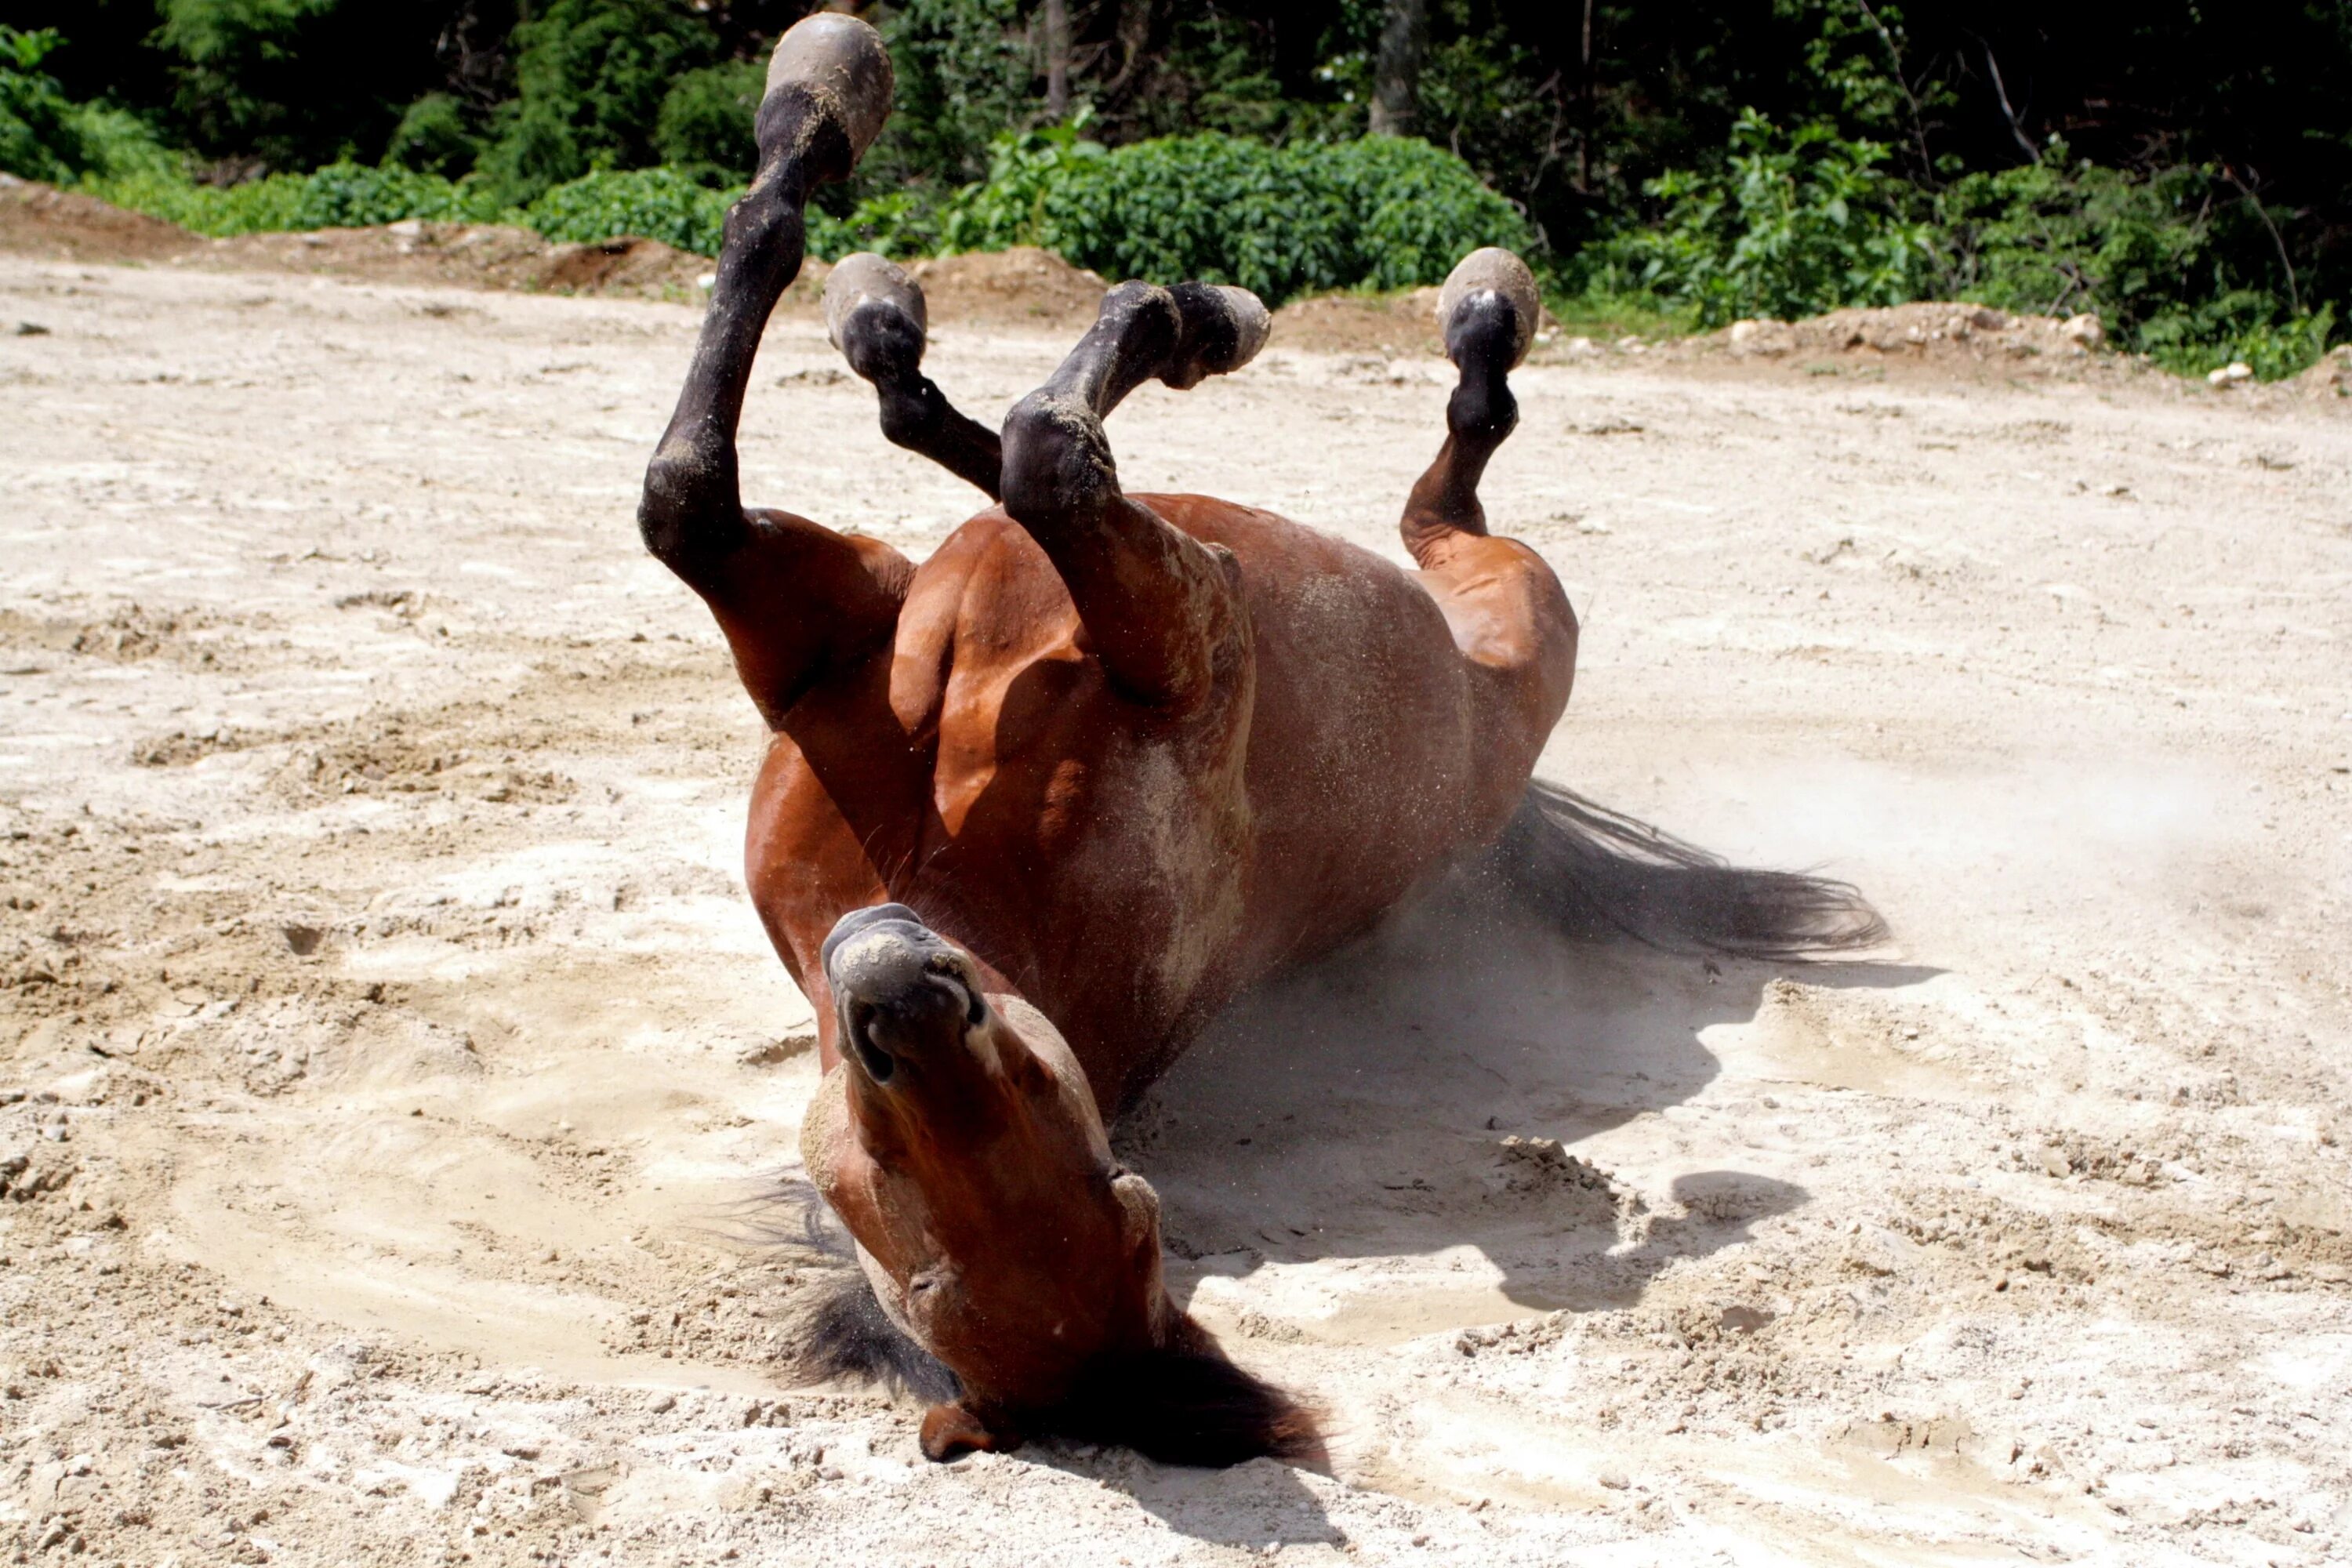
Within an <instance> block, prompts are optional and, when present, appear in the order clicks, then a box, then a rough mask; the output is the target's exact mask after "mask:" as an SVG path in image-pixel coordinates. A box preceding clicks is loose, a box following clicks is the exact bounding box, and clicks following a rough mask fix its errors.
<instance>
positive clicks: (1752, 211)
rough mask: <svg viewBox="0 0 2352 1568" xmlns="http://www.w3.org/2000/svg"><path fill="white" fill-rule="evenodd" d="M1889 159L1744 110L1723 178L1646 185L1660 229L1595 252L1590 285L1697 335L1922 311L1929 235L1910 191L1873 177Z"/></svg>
mask: <svg viewBox="0 0 2352 1568" xmlns="http://www.w3.org/2000/svg"><path fill="white" fill-rule="evenodd" d="M1885 157H1886V148H1885V144H1884V143H1881V142H1871V141H1866V140H1855V141H1849V140H1847V139H1845V138H1844V137H1842V136H1840V135H1839V134H1838V132H1837V130H1836V128H1835V127H1834V126H1832V125H1830V124H1827V123H1824V122H1821V121H1816V122H1814V123H1811V124H1808V125H1801V126H1799V127H1798V128H1797V129H1796V130H1794V131H1792V132H1784V131H1782V130H1780V128H1779V127H1777V126H1775V125H1774V124H1772V122H1771V121H1768V120H1766V119H1765V118H1764V117H1763V116H1762V115H1760V114H1758V113H1756V112H1755V111H1754V110H1749V111H1748V113H1746V114H1743V115H1742V116H1740V118H1739V121H1738V124H1737V125H1736V126H1735V127H1734V128H1733V131H1732V143H1731V148H1730V153H1729V156H1728V157H1727V159H1726V160H1725V166H1724V167H1723V168H1722V169H1721V170H1719V171H1710V170H1675V171H1672V172H1670V173H1668V174H1664V175H1661V176H1660V177H1659V178H1657V179H1655V180H1653V181H1651V182H1650V183H1649V184H1648V186H1647V187H1646V188H1647V189H1648V190H1649V192H1650V194H1651V195H1654V196H1656V197H1658V198H1659V199H1661V200H1662V201H1664V203H1665V204H1666V208H1665V214H1664V221H1663V222H1661V223H1660V224H1659V225H1658V226H1656V227H1654V228H1648V229H1637V230H1633V231H1630V232H1626V233H1622V234H1620V235H1618V236H1617V237H1614V238H1612V239H1611V240H1610V241H1608V242H1607V243H1606V244H1605V245H1604V246H1602V247H1599V248H1600V254H1599V256H1598V257H1597V258H1593V261H1592V264H1591V269H1590V276H1591V279H1593V281H1594V282H1595V283H1596V284H1598V285H1600V286H1601V287H1602V288H1604V289H1617V290H1621V291H1622V290H1628V289H1635V290H1640V291H1643V292H1647V293H1650V294H1653V295H1655V296H1657V297H1658V298H1660V299H1661V300H1665V301H1667V302H1668V303H1670V304H1673V305H1675V306H1679V307H1682V308H1684V309H1685V310H1690V311H1692V312H1694V314H1695V315H1696V319H1697V320H1698V321H1700V322H1701V323H1702V324H1704V325H1706V326H1721V325H1723V324H1724V323H1725V322H1727V321H1734V320H1737V319H1738V318H1740V317H1743V316H1769V317H1775V318H1779V319H1780V320H1784V321H1785V320H1793V319H1795V318H1796V317H1799V316H1809V315H1817V314H1819V313H1820V312H1822V311H1823V310H1835V309H1837V308H1839V307H1841V306H1845V305H1894V304H1900V303H1902V302H1903V301H1905V300H1916V299H1919V298H1921V297H1922V295H1923V292H1924V290H1925V288H1926V285H1927V282H1928V280H1929V279H1931V278H1932V277H1933V276H1934V266H1933V261H1934V251H1933V247H1932V230H1931V228H1930V227H1929V226H1928V225H1927V224H1926V223H1924V222H1920V221H1918V220H1916V219H1915V218H1913V217H1912V216H1909V215H1908V213H1907V211H1906V208H1907V206H1908V205H1910V201H1909V198H1910V197H1911V195H1912V193H1911V189H1910V187H1908V186H1907V185H1906V184H1903V182H1901V181H1899V180H1896V179H1895V178H1894V177H1893V176H1892V175H1890V174H1887V173H1886V172H1885V169H1884V168H1882V167H1881V165H1882V164H1883V163H1884V162H1885Z"/></svg>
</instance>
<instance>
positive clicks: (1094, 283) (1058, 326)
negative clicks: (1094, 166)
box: [907, 245, 1110, 332]
mask: <svg viewBox="0 0 2352 1568" xmlns="http://www.w3.org/2000/svg"><path fill="white" fill-rule="evenodd" d="M907 271H908V275H909V276H910V277H912V278H913V279H915V281H916V282H918V283H919V284H921V285H922V288H923V303H924V305H925V307H926V309H927V310H929V314H930V318H931V320H932V321H954V322H959V323H963V324H968V325H971V326H989V327H1015V328H1034V329H1037V330H1040V331H1045V330H1051V331H1057V332H1058V331H1078V332H1082V331H1086V330H1087V327H1088V326H1090V325H1092V324H1093V322H1094V319H1095V312H1096V311H1097V310H1099V309H1100V308H1101V306H1102V297H1103V291H1104V290H1105V289H1108V288H1109V287H1110V285H1109V284H1108V283H1106V282H1105V281H1104V280H1103V279H1101V278H1099V277H1097V276H1096V275H1095V274H1094V273H1092V272H1089V271H1087V269H1086V268H1083V267H1073V266H1071V265H1070V264H1069V263H1068V262H1066V261H1065V260H1063V259H1062V258H1060V257H1058V256H1055V254H1054V253H1053V252H1051V251H1049V250H1040V249H1038V248H1037V247H1035V246H1032V245H1016V246H1014V247H1012V248H1011V249H1009V250H993V251H972V252H970V253H968V254H966V255H962V256H941V257H937V258H933V259H931V260H929V261H918V262H916V263H915V264H914V265H912V266H910V267H908V268H907Z"/></svg>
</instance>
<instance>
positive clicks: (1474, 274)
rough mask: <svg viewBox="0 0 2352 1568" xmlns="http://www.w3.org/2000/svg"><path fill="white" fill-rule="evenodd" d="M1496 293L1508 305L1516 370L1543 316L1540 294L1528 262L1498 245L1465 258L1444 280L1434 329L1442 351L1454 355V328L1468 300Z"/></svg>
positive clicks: (1468, 303) (1512, 356)
mask: <svg viewBox="0 0 2352 1568" xmlns="http://www.w3.org/2000/svg"><path fill="white" fill-rule="evenodd" d="M1488 294H1491V295H1496V296H1498V297H1499V298H1500V299H1501V300H1503V301H1504V302H1505V303H1506V304H1507V305H1509V306H1510V308H1511V328H1512V337H1511V363H1510V368H1511V369H1513V370H1517V368H1518V365H1519V362H1520V361H1521V360H1524V359H1526V358H1527V357H1528V344H1530V343H1532V342H1535V336H1536V322H1537V321H1538V320H1540V319H1541V318H1542V315H1543V295H1542V294H1541V292H1540V291H1538V289H1537V288H1536V275H1535V274H1534V273H1532V272H1530V271H1528V264H1527V263H1526V262H1524V261H1522V260H1520V259H1519V258H1517V257H1516V256H1514V255H1512V254H1511V253H1510V252H1509V251H1507V250H1505V249H1504V248H1503V247H1500V246H1498V245H1490V246H1488V247H1486V248H1485V249H1484V250H1474V251H1472V252H1471V253H1470V254H1469V255H1467V256H1465V257H1464V258H1462V260H1461V261H1460V263H1459V264H1457V265H1456V266H1455V267H1454V270H1453V272H1452V273H1451V274H1449V275H1448V276H1447V278H1446V279H1445V287H1444V289H1441V290H1439V292H1438V296H1437V328H1438V331H1440V332H1441V333H1443V334H1444V338H1445V352H1446V353H1447V354H1448V355H1449V356H1454V357H1457V358H1458V357H1459V356H1458V355H1454V327H1455V325H1456V324H1457V323H1459V322H1460V321H1461V320H1462V317H1463V313H1464V311H1465V308H1466V307H1468V306H1469V305H1470V303H1471V302H1472V301H1473V300H1476V299H1477V298H1478V297H1479V296H1481V295H1488Z"/></svg>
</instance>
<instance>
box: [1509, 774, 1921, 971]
mask: <svg viewBox="0 0 2352 1568" xmlns="http://www.w3.org/2000/svg"><path fill="white" fill-rule="evenodd" d="M1488 864H1489V866H1490V867H1491V868H1492V870H1493V871H1494V872H1495V874H1496V875H1497V876H1498V877H1499V878H1500V879H1501V880H1502V881H1503V883H1504V885H1505V886H1506V887H1507V888H1508V889H1510V890H1511V891H1512V892H1513V893H1514V894H1516V895H1517V898H1518V899H1519V900H1520V901H1521V902H1522V903H1524V904H1526V905H1527V906H1528V908H1529V909H1531V910H1533V911H1534V912H1535V913H1537V914H1538V915H1539V916H1541V917H1542V918H1544V919H1545V920H1547V921H1549V922H1550V923H1551V924H1553V925H1555V926H1557V927H1558V928H1559V930H1560V931H1562V932H1563V933H1565V934H1567V935H1569V936H1571V937H1574V938H1576V939H1578V940H1580V941H1587V942H1596V941H1603V940H1607V939H1610V938H1612V937H1631V938H1633V940H1634V941H1636V942H1643V943H1644V944H1646V945H1648V946H1651V947H1655V948H1661V949H1664V950H1665V951H1668V952H1713V953H1722V954H1724V955H1726V956H1728V957H1735V958H1760V959H1772V960H1788V959H1804V958H1814V957H1820V956H1823V955H1826V954H1830V953H1837V952H1853V951H1856V950H1858V949H1862V948H1868V947H1875V946H1876V945H1878V944H1879V943H1880V942H1885V940H1886V939H1887V929H1886V922H1885V921H1884V920H1883V919H1881V918H1880V916H1879V913H1878V911H1877V910H1874V909H1873V908H1872V907H1871V905H1870V901H1869V900H1867V899H1865V898H1864V897H1863V895H1862V892H1861V890H1860V889H1857V888H1855V887H1854V886H1853V884H1852V883H1850V882H1841V881H1835V880H1832V879H1829V878H1825V877H1815V876H1810V875H1807V874H1806V873H1803V872H1800V871H1767V870H1758V869H1755V868H1750V867H1745V866H1734V865H1732V864H1730V863H1729V862H1728V861H1727V860H1725V859H1723V858H1721V857H1719V856H1717V855H1711V854H1709V853H1708V852H1707V851H1706V850H1704V849H1701V848H1699V847H1697V846H1696V845H1694V844H1689V843H1686V842H1685V841H1684V840H1682V839H1680V838H1676V837H1674V836H1673V835H1672V834H1669V833H1666V832H1664V831H1663V830H1662V829H1660V828H1657V827H1654V826H1651V825H1650V824H1648V823H1646V822H1643V821H1640V820H1639V819H1637V818H1635V817H1632V816H1626V815H1625V814H1624V813H1622V812H1620V811H1613V810H1612V809H1610V808H1609V807H1608V806H1605V805H1601V804H1599V803H1598V802H1595V801H1591V800H1588V799H1586V798H1585V797H1584V796H1582V795H1578V794H1577V793H1576V792H1574V791H1573V790H1570V789H1565V788H1563V787H1561V786H1560V785H1559V784H1549V783H1547V782H1545V781H1544V780H1541V779H1533V780H1530V781H1529V782H1528V790H1527V794H1526V795H1524V796H1522V797H1521V799H1520V801H1519V806H1518V809H1517V811H1516V812H1515V813H1513V814H1512V816H1511V820H1510V823H1509V825H1508V826H1506V827H1505V828H1504V829H1503V834H1502V837H1501V838H1499V839H1498V840H1497V841H1496V845H1495V847H1494V849H1493V850H1492V851H1491V852H1490V857H1489V861H1488Z"/></svg>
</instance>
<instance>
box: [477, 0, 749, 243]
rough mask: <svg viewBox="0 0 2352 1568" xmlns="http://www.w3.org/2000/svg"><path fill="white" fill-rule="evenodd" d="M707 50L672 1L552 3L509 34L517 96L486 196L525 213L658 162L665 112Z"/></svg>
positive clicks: (487, 162)
mask: <svg viewBox="0 0 2352 1568" xmlns="http://www.w3.org/2000/svg"><path fill="white" fill-rule="evenodd" d="M713 44H714V39H713V37H712V35H711V32H710V29H709V25H708V24H707V23H705V22H704V21H702V20H701V19H700V18H699V17H698V16H696V15H695V14H694V13H693V12H692V11H690V10H688V8H687V7H686V6H683V5H674V4H671V3H670V0H553V3H552V4H551V5H548V6H547V7H546V8H545V9H544V10H543V11H539V12H538V14H537V15H536V16H533V18H532V19H531V20H530V21H526V22H523V23H520V25H518V26H516V28H515V30H514V46H515V51H516V52H515V82H516V89H517V96H516V97H515V98H514V99H512V100H509V101H508V102H506V103H503V104H501V105H499V118H498V120H497V121H496V125H495V130H496V136H495V140H494V141H493V142H492V144H491V146H490V148H489V150H488V153H485V154H484V156H483V159H482V164H481V167H482V169H483V172H484V173H485V174H486V175H487V176H488V180H489V182H490V185H491V188H492V189H493V190H494V191H496V192H497V194H498V195H499V199H500V200H501V201H502V202H506V203H509V204H513V205H525V204H528V203H530V202H531V201H533V200H536V199H537V198H538V197H539V196H541V195H544V194H545V193H547V192H548V191H550V190H551V189H552V188H553V187H555V186H557V185H560V184H565V183H567V182H569V181H572V180H576V179H578V178H579V177H580V176H582V175H583V174H589V173H591V172H593V171H597V170H607V169H640V168H643V167H645V166H646V165H649V164H653V163H657V162H658V161H659V153H658V150H657V149H656V146H655V144H654V137H655V133H656V129H657V128H658V127H659V125H660V123H661V111H662V106H663V103H664V101H665V100H667V97H668V96H669V94H670V93H671V91H672V89H673V88H674V86H675V85H676V84H677V83H678V81H679V80H680V79H681V78H682V77H683V76H685V75H686V74H688V73H689V72H691V71H692V70H694V69H695V68H698V67H700V66H704V65H708V64H709V63H710V55H711V51H712V48H713Z"/></svg>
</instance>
